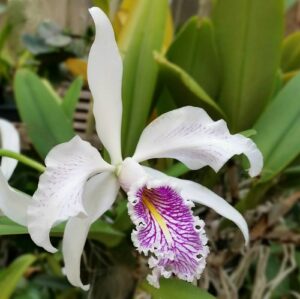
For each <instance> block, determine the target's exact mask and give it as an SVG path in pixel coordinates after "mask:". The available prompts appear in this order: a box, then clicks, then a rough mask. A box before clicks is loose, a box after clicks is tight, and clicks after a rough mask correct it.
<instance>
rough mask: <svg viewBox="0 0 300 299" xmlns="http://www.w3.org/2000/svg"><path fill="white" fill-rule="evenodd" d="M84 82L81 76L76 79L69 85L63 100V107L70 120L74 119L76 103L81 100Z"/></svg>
mask: <svg viewBox="0 0 300 299" xmlns="http://www.w3.org/2000/svg"><path fill="white" fill-rule="evenodd" d="M82 84H83V80H82V78H81V77H78V78H77V79H75V80H74V81H73V83H72V84H71V86H70V87H69V89H68V90H67V92H66V94H65V96H64V99H63V101H62V104H61V105H62V108H63V110H64V112H65V114H66V115H67V117H68V118H69V119H70V120H72V119H73V115H74V111H75V108H76V104H77V102H78V100H79V96H80V92H81V89H82Z"/></svg>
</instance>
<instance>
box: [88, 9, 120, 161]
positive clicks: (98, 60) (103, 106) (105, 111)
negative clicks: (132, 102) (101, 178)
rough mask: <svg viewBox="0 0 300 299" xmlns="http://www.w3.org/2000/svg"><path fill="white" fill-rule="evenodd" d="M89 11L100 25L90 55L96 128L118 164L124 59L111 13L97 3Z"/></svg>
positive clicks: (112, 159) (89, 69)
mask: <svg viewBox="0 0 300 299" xmlns="http://www.w3.org/2000/svg"><path fill="white" fill-rule="evenodd" d="M89 11H90V14H91V16H92V18H93V20H94V22H95V26H96V37H95V40H94V43H93V45H92V47H91V50H90V54H89V58H88V82H89V87H90V89H91V92H92V95H93V98H94V116H95V120H96V129H97V132H98V135H99V137H100V140H101V141H102V143H103V145H104V147H105V148H106V149H107V151H108V152H109V154H110V157H111V161H112V164H117V163H120V162H121V161H122V155H121V122H122V97H121V96H122V94H121V93H122V72H123V65H122V59H121V56H120V54H119V50H118V46H117V43H116V40H115V36H114V31H113V28H112V25H111V23H110V20H109V19H108V17H107V16H106V15H105V13H104V12H103V11H102V10H100V9H99V8H96V7H93V8H91V9H90V10H89Z"/></svg>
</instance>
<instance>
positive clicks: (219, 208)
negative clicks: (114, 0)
mask: <svg viewBox="0 0 300 299" xmlns="http://www.w3.org/2000/svg"><path fill="white" fill-rule="evenodd" d="M144 169H145V171H146V172H147V173H148V174H149V175H151V176H153V177H155V178H158V179H166V178H168V179H169V180H170V181H171V182H173V183H174V185H176V186H177V187H178V188H179V189H181V195H182V197H183V198H186V199H189V200H192V201H193V202H196V203H199V204H202V205H205V206H207V207H209V208H212V209H213V210H215V211H216V212H217V213H218V214H220V215H222V216H223V217H225V218H227V219H229V220H231V221H232V222H234V223H235V224H236V225H237V226H238V227H239V229H240V230H241V232H242V233H243V236H244V238H245V242H246V244H248V242H249V229H248V225H247V222H246V221H245V219H244V217H243V216H242V215H241V214H240V212H239V211H238V210H236V209H235V208H234V207H232V206H231V205H230V204H229V203H228V202H227V201H226V200H224V199H223V198H222V197H220V196H219V195H217V194H215V193H214V192H212V191H210V190H209V189H207V188H206V187H204V186H201V185H200V184H197V183H194V182H192V181H187V180H181V179H177V178H173V177H170V176H167V175H165V174H163V173H162V172H160V171H157V170H154V169H152V168H149V167H144Z"/></svg>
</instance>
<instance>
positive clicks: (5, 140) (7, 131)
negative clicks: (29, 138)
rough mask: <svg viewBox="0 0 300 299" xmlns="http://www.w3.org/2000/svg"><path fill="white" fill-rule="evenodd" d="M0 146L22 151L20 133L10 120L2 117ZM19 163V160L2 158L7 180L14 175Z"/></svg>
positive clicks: (0, 120) (0, 121)
mask: <svg viewBox="0 0 300 299" xmlns="http://www.w3.org/2000/svg"><path fill="white" fill-rule="evenodd" d="M0 148H3V149H6V150H11V151H14V152H17V153H19V152H20V137H19V133H18V131H17V130H16V128H15V127H14V126H13V125H12V124H11V123H10V122H8V121H6V120H4V119H0ZM17 164H18V161H17V160H15V159H11V158H7V157H2V158H1V170H2V172H3V175H4V177H5V178H6V179H7V180H9V179H10V177H11V176H12V174H13V172H14V170H15V168H16V166H17Z"/></svg>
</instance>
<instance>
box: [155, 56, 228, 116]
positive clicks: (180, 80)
mask: <svg viewBox="0 0 300 299" xmlns="http://www.w3.org/2000/svg"><path fill="white" fill-rule="evenodd" d="M155 59H156V61H157V62H158V64H159V66H160V75H161V78H162V79H163V80H164V82H165V84H166V86H167V87H168V90H169V92H170V94H171V95H172V97H173V98H174V100H175V102H176V103H177V105H178V106H185V105H187V104H189V105H193V106H199V107H202V108H204V109H205V110H207V112H208V113H209V114H210V115H211V116H215V117H216V118H220V117H222V118H226V116H225V115H224V113H223V111H222V110H221V108H220V107H219V106H218V104H217V103H216V102H215V101H214V100H213V99H211V97H210V96H209V95H208V94H207V93H206V92H205V90H204V89H203V88H202V87H201V86H200V85H199V84H198V83H197V82H196V81H195V80H194V79H193V78H192V77H191V76H190V75H189V74H188V73H187V72H185V71H184V70H183V69H181V68H180V67H179V66H177V65H175V64H173V63H171V62H169V61H168V60H167V59H166V58H164V57H163V56H161V55H158V54H157V55H155ZM186 99H188V102H186Z"/></svg>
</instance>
